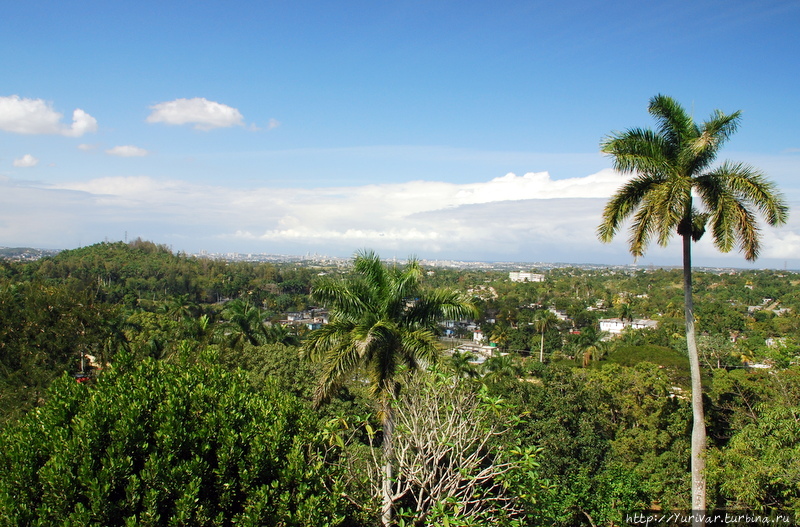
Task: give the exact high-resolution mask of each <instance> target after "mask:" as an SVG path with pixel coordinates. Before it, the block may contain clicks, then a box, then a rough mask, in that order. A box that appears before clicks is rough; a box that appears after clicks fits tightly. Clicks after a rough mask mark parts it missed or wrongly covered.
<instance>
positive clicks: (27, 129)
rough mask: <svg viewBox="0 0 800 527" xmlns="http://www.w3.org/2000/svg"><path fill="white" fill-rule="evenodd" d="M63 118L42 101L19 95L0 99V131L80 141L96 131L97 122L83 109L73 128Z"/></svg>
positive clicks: (76, 117)
mask: <svg viewBox="0 0 800 527" xmlns="http://www.w3.org/2000/svg"><path fill="white" fill-rule="evenodd" d="M62 117H63V115H62V114H60V113H58V112H57V111H55V110H54V109H53V107H52V105H51V104H50V103H48V102H46V101H44V100H42V99H25V98H21V97H19V96H18V95H12V96H10V97H0V130H5V131H6V132H13V133H17V134H58V135H64V136H67V137H80V136H82V135H83V134H85V133H87V132H95V131H97V120H96V119H95V118H94V117H92V116H91V115H89V114H88V113H86V112H84V111H83V110H81V109H80V108H78V109H76V110H75V111H74V112H72V124H71V125H70V126H67V125H65V124H64V123H62V122H61V118H62Z"/></svg>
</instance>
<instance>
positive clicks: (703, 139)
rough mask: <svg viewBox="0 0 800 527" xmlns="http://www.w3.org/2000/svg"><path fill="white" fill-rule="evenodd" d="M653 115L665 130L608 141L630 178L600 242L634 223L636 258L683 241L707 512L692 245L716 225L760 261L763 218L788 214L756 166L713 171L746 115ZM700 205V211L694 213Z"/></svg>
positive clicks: (719, 240)
mask: <svg viewBox="0 0 800 527" xmlns="http://www.w3.org/2000/svg"><path fill="white" fill-rule="evenodd" d="M648 110H649V113H650V114H651V115H652V116H653V117H654V118H655V120H656V122H657V123H658V129H657V130H655V131H653V130H649V129H641V128H634V129H630V130H628V131H625V132H622V133H614V134H611V135H610V136H608V137H606V138H605V139H604V140H603V141H602V143H601V149H602V151H603V152H604V153H605V154H608V155H609V156H611V158H612V160H613V163H614V168H615V169H616V170H618V171H620V172H622V173H631V174H633V178H632V179H631V180H630V181H628V182H627V183H626V184H624V185H623V186H622V187H621V188H620V189H619V190H618V191H617V193H616V194H615V195H614V196H613V197H612V198H611V200H610V201H609V202H608V203H607V204H606V207H605V210H604V211H603V220H602V223H601V224H600V226H599V227H598V229H597V233H598V237H599V238H600V240H602V241H604V242H609V241H611V239H612V238H613V237H614V235H615V234H616V233H617V231H618V230H619V229H620V227H621V224H622V223H623V222H624V221H625V220H627V219H628V218H630V219H631V225H630V238H629V244H630V252H631V254H633V256H634V257H639V256H642V255H643V254H644V252H645V250H646V248H647V245H648V244H649V242H650V241H651V239H655V240H656V241H658V243H659V244H660V245H662V246H665V245H667V243H668V241H669V239H670V238H671V236H672V235H673V234H674V233H677V234H678V235H679V236H680V237H681V238H682V241H683V277H684V300H685V303H684V315H685V319H686V343H687V348H688V354H689V365H690V371H691V382H692V413H693V426H692V454H691V471H692V509H694V510H702V509H705V495H706V484H705V475H704V469H705V461H704V457H703V454H704V451H705V447H706V430H705V421H704V413H703V398H702V385H701V382H700V363H699V359H698V353H697V343H696V338H695V326H694V322H695V318H694V308H693V305H692V258H691V247H692V245H691V242H692V241H697V240H699V239H700V237H701V236H702V235H703V233H704V232H705V230H706V227H707V226H708V227H710V230H711V234H712V237H713V242H714V245H715V246H716V247H717V249H719V250H720V251H722V252H729V251H730V250H731V249H734V248H738V249H739V250H741V252H742V253H744V257H745V258H746V259H747V260H751V261H752V260H755V259H756V258H757V257H758V253H759V248H760V243H759V238H760V236H759V234H760V231H759V227H758V224H757V223H758V222H757V217H756V214H757V213H758V214H760V215H761V216H762V217H763V219H764V220H765V221H766V223H767V224H769V225H773V226H774V225H780V224H782V223H784V222H785V221H786V218H787V213H788V208H787V206H786V204H785V202H784V200H783V197H782V196H781V194H780V193H779V192H778V191H777V189H776V187H775V186H774V185H773V183H771V182H770V181H768V180H767V179H766V178H765V176H764V175H763V174H762V173H761V172H759V171H758V170H756V169H755V168H753V167H751V166H749V165H746V164H742V163H732V162H729V161H726V162H723V163H722V164H721V165H719V166H715V167H713V166H712V163H713V162H714V160H715V159H716V157H717V153H718V151H719V149H720V147H721V146H722V145H723V143H725V141H726V140H727V139H728V138H729V137H730V135H731V134H732V133H733V132H734V131H736V128H737V127H738V125H739V118H740V112H734V113H732V114H730V115H726V114H724V113H723V112H721V111H719V110H716V111H715V112H714V113H713V114H712V115H711V117H710V118H709V120H708V121H705V122H704V123H702V124H697V123H695V122H694V119H693V118H692V116H691V115H689V114H687V113H686V110H684V108H683V107H682V106H681V105H680V104H678V103H677V102H676V101H675V100H673V99H672V98H670V97H667V96H664V95H657V96H655V97H653V98H652V99H651V100H650V105H649V108H648ZM695 201H696V202H697V203H698V208H695Z"/></svg>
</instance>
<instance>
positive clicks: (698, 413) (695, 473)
mask: <svg viewBox="0 0 800 527" xmlns="http://www.w3.org/2000/svg"><path fill="white" fill-rule="evenodd" d="M682 238H683V296H684V304H685V308H684V311H685V315H686V346H687V348H688V351H689V371H690V374H691V379H692V418H693V419H692V453H691V470H692V510H693V511H697V512H702V511H705V508H706V475H705V468H706V460H705V450H706V422H705V414H704V412H703V384H702V380H701V378H700V359H699V355H698V352H697V339H696V337H695V327H694V303H693V301H692V236H691V234H683V235H682ZM695 518H696V519H695V522H694V524H695V525H701V524H702V522H700V523H699V524H698V523H697V517H696V516H695Z"/></svg>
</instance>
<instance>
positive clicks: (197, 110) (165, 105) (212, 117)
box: [147, 97, 244, 130]
mask: <svg viewBox="0 0 800 527" xmlns="http://www.w3.org/2000/svg"><path fill="white" fill-rule="evenodd" d="M150 109H151V110H153V111H152V113H151V114H150V115H149V116H148V117H147V122H148V123H165V124H193V125H194V127H195V128H196V129H197V130H212V129H214V128H227V127H230V126H244V117H243V116H242V114H241V113H240V112H239V110H237V109H236V108H232V107H230V106H227V105H225V104H220V103H218V102H214V101H209V100H207V99H204V98H202V97H195V98H194V99H175V100H174V101H169V102H162V103H158V104H154V105H153V106H151V107H150Z"/></svg>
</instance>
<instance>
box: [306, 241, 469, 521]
mask: <svg viewBox="0 0 800 527" xmlns="http://www.w3.org/2000/svg"><path fill="white" fill-rule="evenodd" d="M422 276H423V273H422V268H421V267H420V264H419V263H418V262H417V261H416V260H411V261H409V263H408V264H407V265H406V266H405V267H402V268H400V267H387V266H385V265H383V263H381V261H380V258H379V257H378V255H376V254H375V253H373V252H369V251H363V252H358V253H356V257H355V261H354V265H353V273H352V275H350V276H348V277H345V278H342V279H330V280H323V281H320V282H319V283H317V284H316V285H315V286H314V287H313V288H312V291H311V296H312V297H313V298H314V300H315V301H317V302H320V303H321V304H322V305H324V306H325V307H327V308H328V310H329V320H330V322H329V323H328V324H327V325H325V326H322V327H321V328H320V329H316V330H314V331H312V332H311V333H309V334H308V337H307V339H306V340H305V342H304V343H303V350H304V352H305V353H306V354H307V356H309V357H310V358H311V359H312V360H315V361H318V362H320V363H321V364H322V376H321V379H320V382H319V384H318V386H317V391H316V394H315V399H316V401H317V403H318V404H319V403H321V402H323V401H324V400H326V399H327V398H328V397H330V395H332V394H333V393H334V392H335V390H336V389H337V388H338V387H339V386H340V385H341V384H342V383H343V382H345V381H347V380H348V379H350V378H351V377H353V376H354V375H362V376H363V375H365V376H366V378H367V379H368V380H369V386H370V391H371V395H372V396H373V398H374V399H375V401H376V403H377V405H378V410H379V416H380V419H381V424H382V427H383V442H382V448H383V463H384V466H383V482H382V490H383V492H382V494H383V505H382V508H381V521H382V522H383V524H384V525H391V523H392V516H393V502H394V497H393V495H392V478H393V469H394V452H393V432H394V413H393V412H394V410H393V406H392V401H393V400H394V398H395V397H396V396H397V394H398V393H399V390H400V386H401V381H402V377H403V375H404V373H406V372H411V371H414V370H415V369H417V368H418V367H419V366H420V365H422V364H424V363H428V362H432V361H434V360H435V359H436V357H437V355H438V354H439V350H440V348H439V341H438V338H437V331H436V329H435V323H436V322H437V321H440V320H445V319H461V318H463V317H468V316H472V315H474V314H475V308H474V307H473V306H472V305H471V304H470V303H469V302H468V301H466V300H465V299H464V298H463V297H462V296H461V295H459V294H458V293H456V292H454V291H450V290H433V291H426V290H423V289H422V287H421V278H422Z"/></svg>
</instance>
